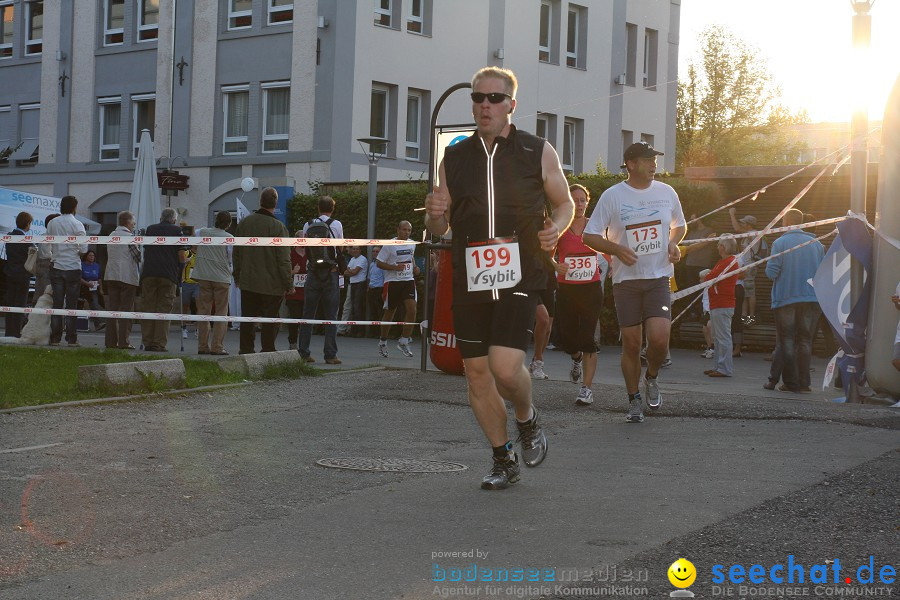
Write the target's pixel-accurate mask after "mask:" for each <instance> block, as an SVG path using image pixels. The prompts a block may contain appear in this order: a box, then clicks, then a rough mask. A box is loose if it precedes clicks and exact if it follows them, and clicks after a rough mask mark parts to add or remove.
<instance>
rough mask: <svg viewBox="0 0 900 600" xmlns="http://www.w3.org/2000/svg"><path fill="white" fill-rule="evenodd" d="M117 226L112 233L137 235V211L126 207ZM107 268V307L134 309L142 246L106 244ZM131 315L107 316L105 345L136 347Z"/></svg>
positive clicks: (122, 235)
mask: <svg viewBox="0 0 900 600" xmlns="http://www.w3.org/2000/svg"><path fill="white" fill-rule="evenodd" d="M116 220H117V222H118V223H119V224H118V226H116V228H115V229H114V230H113V231H112V233H111V234H110V235H112V236H119V237H122V238H129V237H134V226H135V221H134V215H133V214H132V213H130V212H128V211H127V210H125V211H122V212H120V213H119V214H118V216H117V217H116ZM106 252H107V256H108V259H107V261H106V271H105V272H104V274H103V281H104V284H105V287H106V293H107V295H108V296H109V301H108V307H107V308H108V309H109V310H111V311H126V312H128V311H133V310H134V297H135V295H136V294H137V290H138V284H139V283H140V279H141V249H140V247H139V246H136V245H134V244H129V245H123V244H109V245H108V247H107V250H106ZM130 335H131V319H107V320H106V347H107V348H119V349H121V350H134V346H132V345H131V342H130V341H129V336H130Z"/></svg>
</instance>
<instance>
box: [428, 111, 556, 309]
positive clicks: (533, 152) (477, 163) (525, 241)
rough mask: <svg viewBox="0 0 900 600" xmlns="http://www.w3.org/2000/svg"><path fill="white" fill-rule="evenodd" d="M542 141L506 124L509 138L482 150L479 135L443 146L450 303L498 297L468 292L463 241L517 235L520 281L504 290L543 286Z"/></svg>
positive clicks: (543, 202) (460, 303)
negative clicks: (540, 235) (450, 261)
mask: <svg viewBox="0 0 900 600" xmlns="http://www.w3.org/2000/svg"><path fill="white" fill-rule="evenodd" d="M544 143H545V142H544V140H543V139H541V138H539V137H537V136H534V135H531V134H530V133H526V132H524V131H519V130H517V129H516V128H515V126H514V125H510V131H509V136H508V137H505V138H503V137H498V138H497V139H496V140H495V142H494V147H493V148H485V144H484V143H483V141H482V139H481V137H479V136H478V134H477V133H475V134H473V135H472V136H470V137H469V138H467V139H465V140H463V141H462V142H459V143H458V144H456V145H454V146H450V147H449V148H447V150H446V153H445V154H444V171H445V173H446V176H447V181H446V185H447V189H448V190H449V192H450V197H451V198H452V202H453V204H452V206H451V210H450V228H451V229H452V231H453V243H452V249H451V252H452V253H453V304H454V305H458V304H459V305H462V304H478V303H482V302H491V301H493V300H496V299H497V294H496V293H493V292H492V291H481V292H469V291H468V289H467V284H466V254H465V249H466V245H467V244H468V243H469V242H476V241H482V240H486V239H490V238H496V237H508V236H512V235H515V236H517V237H518V240H519V255H520V259H521V262H522V264H521V266H522V281H521V282H520V283H519V284H518V285H516V286H515V287H514V288H511V289H508V290H503V291H504V292H512V291H532V290H542V289H544V288H545V287H546V284H547V273H548V271H549V262H548V261H547V260H546V257H545V256H541V254H542V253H543V251H542V250H541V247H540V242H539V241H538V237H537V236H538V232H539V231H540V230H541V229H542V228H543V224H544V215H545V214H546V204H547V198H546V196H545V195H544V179H543V172H542V168H541V157H542V155H543V151H544Z"/></svg>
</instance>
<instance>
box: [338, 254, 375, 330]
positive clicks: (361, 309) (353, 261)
mask: <svg viewBox="0 0 900 600" xmlns="http://www.w3.org/2000/svg"><path fill="white" fill-rule="evenodd" d="M368 267H369V262H368V261H367V260H366V257H365V256H363V254H362V252H361V251H360V247H359V246H350V262H348V263H347V270H346V271H344V274H345V275H347V276H348V277H349V278H350V289H349V290H347V294H348V295H349V296H350V307H351V309H350V320H351V321H365V320H366V291H367V289H368V288H367V284H366V277H367V276H368V274H369V269H368ZM350 335H352V336H353V337H364V336H365V327H364V326H362V325H358V326H356V327H355V328H354V329H353V330H351V332H350Z"/></svg>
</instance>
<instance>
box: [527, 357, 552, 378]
mask: <svg viewBox="0 0 900 600" xmlns="http://www.w3.org/2000/svg"><path fill="white" fill-rule="evenodd" d="M528 371H529V373H531V378H532V379H550V377H549V376H548V375H547V374H546V373H544V361H542V360H533V361H531V364H530V365H529V366H528Z"/></svg>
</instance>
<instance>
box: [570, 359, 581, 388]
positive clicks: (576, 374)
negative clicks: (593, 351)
mask: <svg viewBox="0 0 900 600" xmlns="http://www.w3.org/2000/svg"><path fill="white" fill-rule="evenodd" d="M583 362H584V358H582V359H581V360H579V361H576V360H574V359H573V360H572V369H571V370H570V371H569V381H571V382H572V383H578V382H579V381H581V372H582V363H583Z"/></svg>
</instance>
